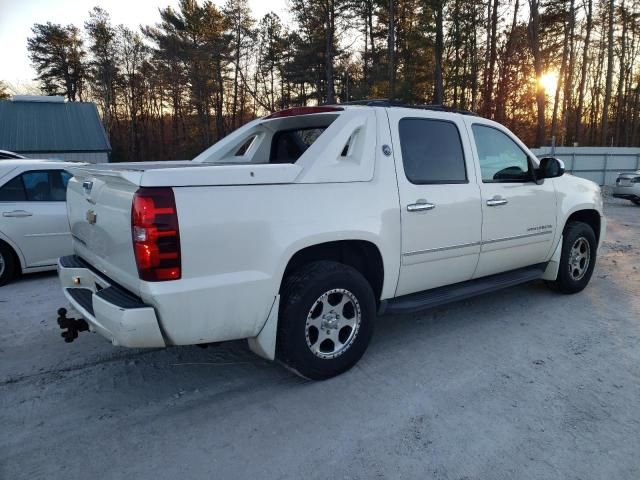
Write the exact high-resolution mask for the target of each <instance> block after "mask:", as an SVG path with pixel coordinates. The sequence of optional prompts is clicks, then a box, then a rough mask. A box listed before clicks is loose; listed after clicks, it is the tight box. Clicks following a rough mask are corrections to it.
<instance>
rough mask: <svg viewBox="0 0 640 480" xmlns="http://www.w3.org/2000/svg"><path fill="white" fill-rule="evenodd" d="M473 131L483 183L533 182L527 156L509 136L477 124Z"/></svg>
mask: <svg viewBox="0 0 640 480" xmlns="http://www.w3.org/2000/svg"><path fill="white" fill-rule="evenodd" d="M472 129H473V137H474V139H475V142H476V148H477V150H478V159H479V161H480V171H481V172H482V181H483V182H485V183H490V182H528V181H531V180H533V177H532V175H531V169H530V168H529V158H528V156H527V154H526V153H525V152H524V151H523V150H522V149H521V148H520V146H519V145H518V144H517V143H516V142H514V141H513V140H512V139H511V138H509V136H508V135H506V134H505V133H504V132H501V131H500V130H498V129H496V128H493V127H488V126H486V125H479V124H475V125H473V126H472Z"/></svg>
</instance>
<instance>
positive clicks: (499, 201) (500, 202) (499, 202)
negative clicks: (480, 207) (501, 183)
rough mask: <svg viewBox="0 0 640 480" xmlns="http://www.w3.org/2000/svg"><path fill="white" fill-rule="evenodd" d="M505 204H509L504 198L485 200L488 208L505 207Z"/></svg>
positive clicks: (497, 197)
mask: <svg viewBox="0 0 640 480" xmlns="http://www.w3.org/2000/svg"><path fill="white" fill-rule="evenodd" d="M507 203H509V200H507V199H506V198H502V197H499V196H497V195H496V196H495V197H493V198H492V199H490V200H487V206H488V207H499V206H500V205H506V204H507Z"/></svg>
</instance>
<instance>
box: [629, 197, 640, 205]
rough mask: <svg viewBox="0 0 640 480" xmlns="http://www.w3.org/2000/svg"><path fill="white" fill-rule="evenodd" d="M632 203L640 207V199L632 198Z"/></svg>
mask: <svg viewBox="0 0 640 480" xmlns="http://www.w3.org/2000/svg"><path fill="white" fill-rule="evenodd" d="M631 201H632V202H633V203H635V204H636V205H640V198H632V199H631Z"/></svg>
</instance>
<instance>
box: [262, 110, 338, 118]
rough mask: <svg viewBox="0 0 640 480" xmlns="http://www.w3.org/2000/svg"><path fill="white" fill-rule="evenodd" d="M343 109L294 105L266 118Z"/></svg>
mask: <svg viewBox="0 0 640 480" xmlns="http://www.w3.org/2000/svg"><path fill="white" fill-rule="evenodd" d="M342 110H344V108H342V107H294V108H287V109H285V110H280V111H279V112H276V113H272V114H271V115H269V116H268V117H264V118H265V119H270V118H283V117H296V116H298V115H311V114H313V113H329V112H341V111H342Z"/></svg>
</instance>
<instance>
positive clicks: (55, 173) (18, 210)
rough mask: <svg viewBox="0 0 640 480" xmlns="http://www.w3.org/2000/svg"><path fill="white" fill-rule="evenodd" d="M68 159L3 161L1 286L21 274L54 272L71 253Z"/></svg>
mask: <svg viewBox="0 0 640 480" xmlns="http://www.w3.org/2000/svg"><path fill="white" fill-rule="evenodd" d="M70 165H71V164H70V163H68V162H49V161H46V160H31V159H20V160H4V161H2V162H0V285H4V284H5V283H7V282H8V281H10V280H11V279H12V278H13V277H14V276H15V274H17V273H18V272H22V273H27V272H40V271H44V270H55V268H56V264H57V262H58V258H59V257H61V256H63V255H68V254H69V253H71V252H72V247H71V234H70V232H69V221H68V220H67V207H66V204H65V200H66V196H67V183H68V182H69V179H70V178H71V176H72V175H71V174H70V173H69V172H67V170H66V169H67V168H68V167H69V166H70Z"/></svg>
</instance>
